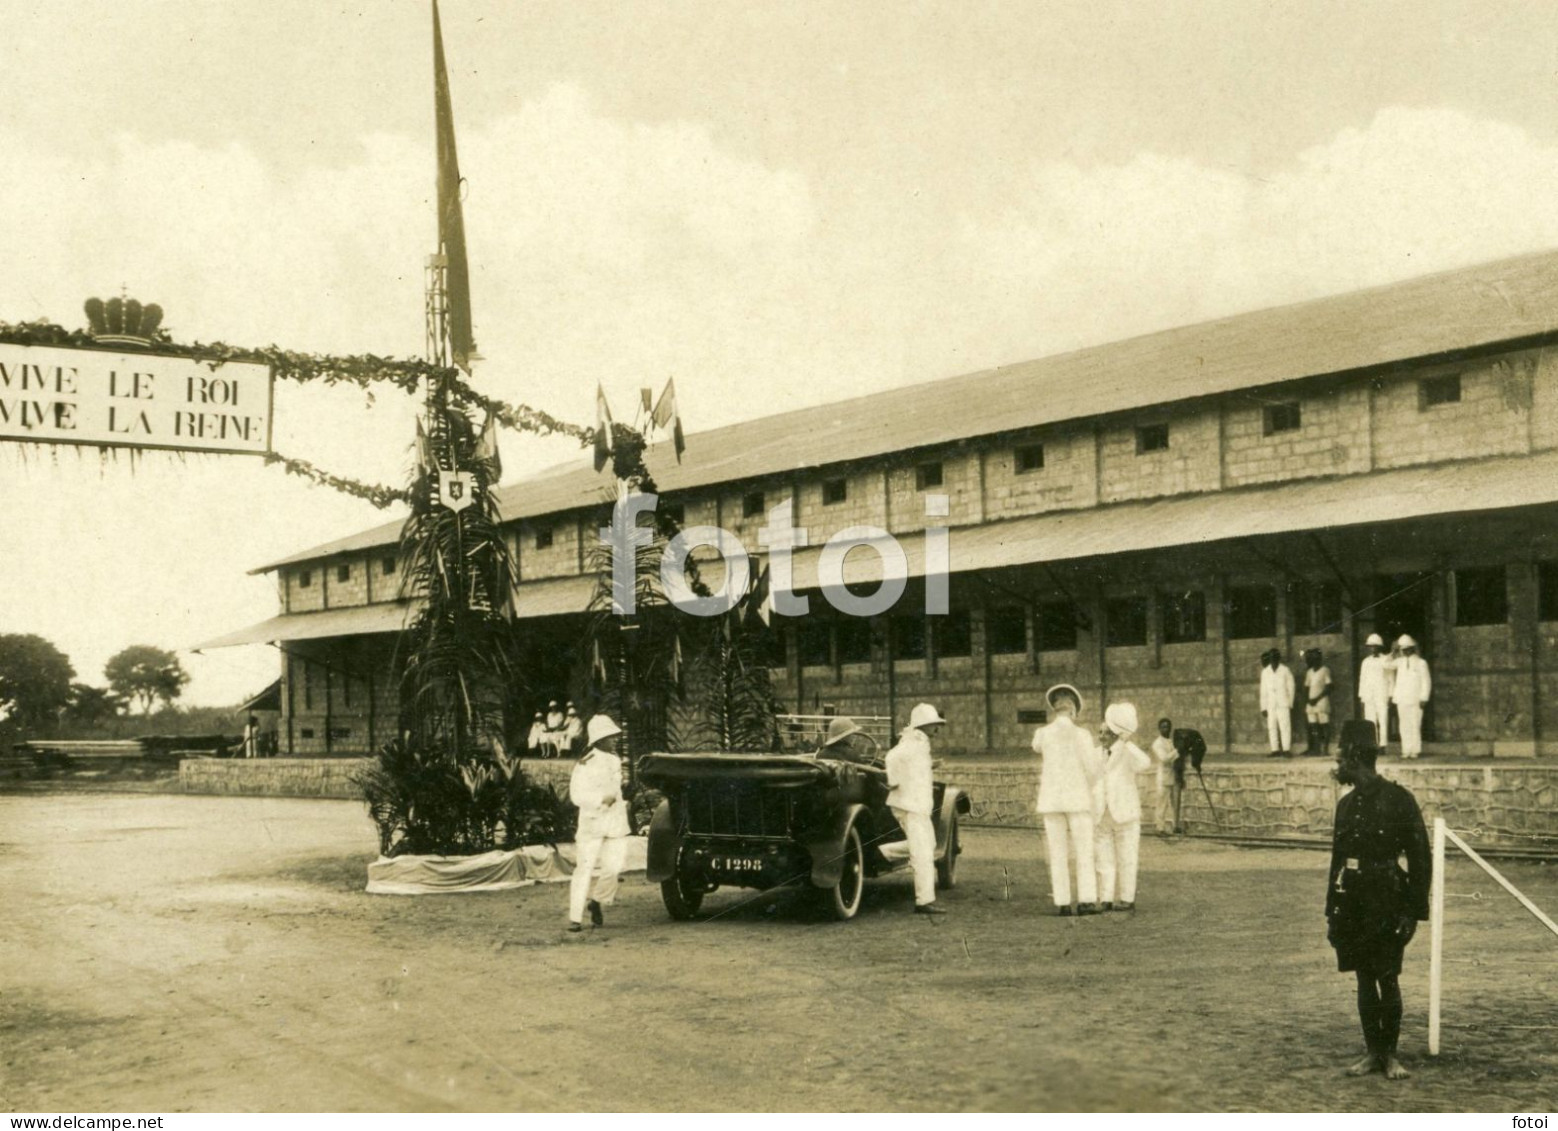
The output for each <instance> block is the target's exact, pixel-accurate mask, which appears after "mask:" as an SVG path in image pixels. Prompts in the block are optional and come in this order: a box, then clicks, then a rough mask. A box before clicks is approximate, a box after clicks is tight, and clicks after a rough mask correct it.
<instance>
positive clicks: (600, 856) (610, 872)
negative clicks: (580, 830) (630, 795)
mask: <svg viewBox="0 0 1558 1131" xmlns="http://www.w3.org/2000/svg"><path fill="white" fill-rule="evenodd" d="M627 849H628V838H627V837H625V836H581V837H579V838H578V839H577V840H575V841H574V845H573V850H574V852H575V854H576V857H575V860H574V865H573V878H572V879H571V880H569V881H568V921H569V922H570V923H582V922H584V907H585V904H587V903H588V902H589V901H590V900H592V899H593V900H594V901H595V902H596V903H599V904H600V905H601V906H602V907H605V906H607V905H609V904H610V903H611V902H612V900H614V899H616V898H617V877H618V876H619V875H620V874H621V872H622V862H623V859H624V858H625V857H626V854H627ZM596 864H599V865H600V875H598V876H597V875H596V874H595V866H596Z"/></svg>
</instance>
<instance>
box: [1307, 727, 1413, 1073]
mask: <svg viewBox="0 0 1558 1131" xmlns="http://www.w3.org/2000/svg"><path fill="white" fill-rule="evenodd" d="M1375 742H1376V738H1375V732H1374V724H1372V723H1370V722H1367V721H1360V722H1349V723H1347V724H1346V725H1345V726H1344V727H1343V728H1342V743H1341V750H1340V753H1339V754H1338V755H1337V762H1336V769H1335V771H1334V773H1335V776H1336V780H1337V781H1339V782H1341V783H1342V784H1343V785H1350V786H1352V787H1353V788H1352V790H1351V791H1350V792H1349V793H1347V794H1346V796H1344V797H1343V798H1342V799H1341V801H1340V802H1338V803H1337V806H1336V830H1335V833H1334V835H1333V838H1332V841H1331V873H1330V884H1329V886H1328V888H1327V891H1326V897H1325V917H1326V921H1327V924H1328V930H1327V937H1328V939H1329V940H1330V943H1331V945H1332V946H1333V947H1335V948H1336V965H1337V969H1339V970H1343V971H1352V972H1354V973H1355V974H1356V975H1357V978H1358V1020H1359V1022H1360V1023H1361V1024H1362V1026H1363V1039H1364V1041H1365V1042H1366V1043H1367V1045H1368V1053H1367V1055H1365V1056H1364V1057H1363V1059H1361V1060H1359V1061H1358V1062H1357V1063H1355V1064H1353V1065H1352V1066H1351V1067H1350V1068H1348V1069H1347V1072H1348V1074H1349V1075H1352V1076H1362V1075H1364V1074H1365V1073H1369V1072H1383V1073H1384V1074H1385V1075H1386V1076H1387V1077H1388V1078H1390V1079H1392V1080H1402V1079H1405V1078H1406V1077H1407V1076H1408V1075H1409V1073H1408V1072H1407V1070H1406V1069H1405V1068H1403V1067H1402V1066H1401V1062H1400V1061H1398V1060H1397V1059H1396V1042H1397V1040H1398V1039H1399V1038H1400V1035H1401V987H1400V984H1399V983H1398V981H1397V979H1398V978H1399V976H1400V974H1401V954H1402V951H1403V950H1405V949H1406V945H1407V943H1408V942H1410V941H1411V939H1412V936H1413V934H1414V933H1416V931H1417V924H1418V922H1419V921H1421V920H1423V919H1427V918H1428V888H1429V884H1430V882H1431V878H1432V865H1431V864H1430V862H1429V861H1430V857H1429V851H1428V833H1427V831H1426V830H1425V829H1424V828H1423V814H1422V811H1421V810H1419V809H1418V807H1417V799H1416V798H1414V797H1413V796H1412V794H1411V793H1410V792H1408V791H1407V790H1405V789H1403V788H1402V787H1401V786H1399V785H1397V784H1396V783H1395V782H1390V781H1386V780H1385V779H1384V778H1382V777H1380V776H1379V774H1378V773H1376V772H1375V769H1374V761H1375V758H1376V757H1377V755H1378V753H1379V750H1378V747H1377V746H1376V745H1375ZM1403 858H1405V860H1406V868H1405V870H1403V869H1402V867H1401V860H1402V859H1403Z"/></svg>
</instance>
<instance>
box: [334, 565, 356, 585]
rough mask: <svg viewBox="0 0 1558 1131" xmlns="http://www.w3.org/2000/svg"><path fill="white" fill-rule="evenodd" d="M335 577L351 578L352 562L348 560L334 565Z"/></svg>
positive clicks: (343, 579) (344, 579)
mask: <svg viewBox="0 0 1558 1131" xmlns="http://www.w3.org/2000/svg"><path fill="white" fill-rule="evenodd" d="M335 579H336V580H337V581H350V580H351V579H352V564H351V563H350V562H342V563H341V564H340V565H338V566H336V567H335Z"/></svg>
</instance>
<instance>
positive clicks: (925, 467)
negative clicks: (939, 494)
mask: <svg viewBox="0 0 1558 1131" xmlns="http://www.w3.org/2000/svg"><path fill="white" fill-rule="evenodd" d="M914 485H915V487H917V488H918V489H919V490H921V491H926V490H929V489H930V488H932V487H940V486H941V461H940V460H936V461H934V462H932V463H922V464H920V466H918V467H916V468H915V469H914Z"/></svg>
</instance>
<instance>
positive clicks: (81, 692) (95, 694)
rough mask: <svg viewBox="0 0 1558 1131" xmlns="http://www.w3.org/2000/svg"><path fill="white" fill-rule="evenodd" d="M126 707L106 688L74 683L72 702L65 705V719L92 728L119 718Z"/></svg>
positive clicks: (71, 692)
mask: <svg viewBox="0 0 1558 1131" xmlns="http://www.w3.org/2000/svg"><path fill="white" fill-rule="evenodd" d="M125 706H126V704H125V701H124V699H123V698H121V697H120V696H118V695H115V694H114V693H113V692H112V691H110V690H109V689H108V688H106V687H93V686H91V685H90V684H86V683H73V684H71V685H70V702H69V703H67V704H66V705H65V717H66V718H67V719H69V720H71V721H72V722H77V723H86V724H87V725H89V726H90V725H93V724H96V723H104V722H107V721H108V720H109V719H114V718H118V717H119V715H120V714H121V713H122V712H123V711H124V709H125Z"/></svg>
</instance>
